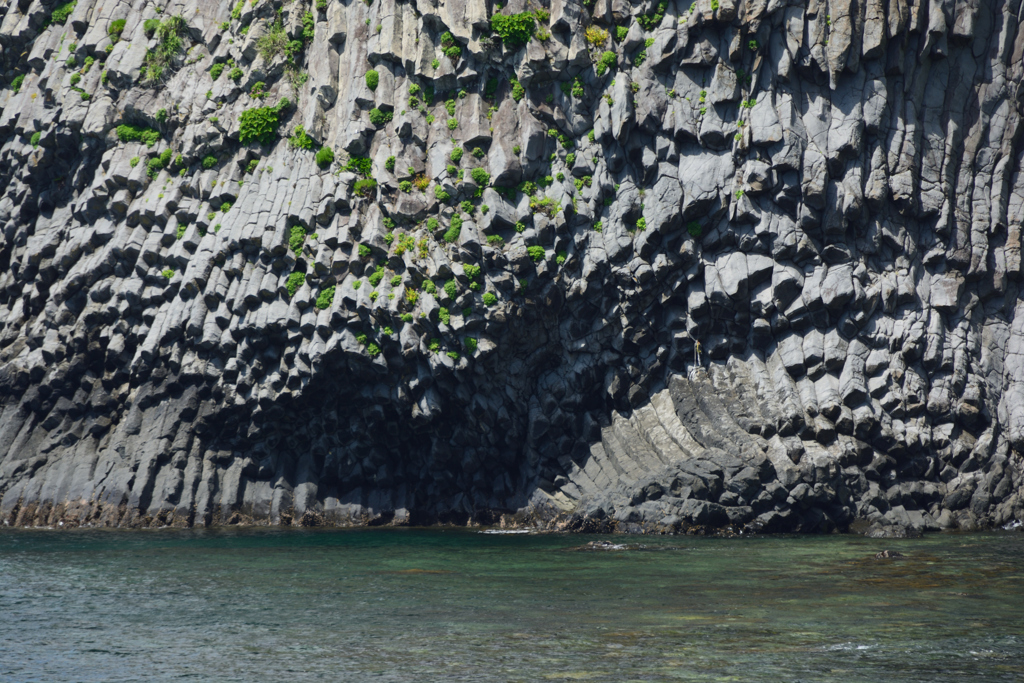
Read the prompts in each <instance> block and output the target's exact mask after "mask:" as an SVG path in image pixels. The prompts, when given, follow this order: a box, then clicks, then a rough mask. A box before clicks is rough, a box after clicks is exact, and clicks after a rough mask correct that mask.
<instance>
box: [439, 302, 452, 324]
mask: <svg viewBox="0 0 1024 683" xmlns="http://www.w3.org/2000/svg"><path fill="white" fill-rule="evenodd" d="M437 319H438V320H440V321H441V322H442V323H444V324H445V325H451V324H452V314H451V313H449V312H448V309H447V308H445V307H444V306H441V307H440V308H438V309H437Z"/></svg>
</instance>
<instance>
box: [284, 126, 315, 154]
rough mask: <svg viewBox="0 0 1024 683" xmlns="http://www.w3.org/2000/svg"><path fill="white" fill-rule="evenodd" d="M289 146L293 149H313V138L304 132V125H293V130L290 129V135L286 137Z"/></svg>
mask: <svg viewBox="0 0 1024 683" xmlns="http://www.w3.org/2000/svg"><path fill="white" fill-rule="evenodd" d="M288 144H289V146H291V147H293V148H295V149H306V150H309V149H313V138H311V137H309V135H307V134H306V127H305V126H303V125H298V126H295V130H294V131H292V136H291V137H290V138H288Z"/></svg>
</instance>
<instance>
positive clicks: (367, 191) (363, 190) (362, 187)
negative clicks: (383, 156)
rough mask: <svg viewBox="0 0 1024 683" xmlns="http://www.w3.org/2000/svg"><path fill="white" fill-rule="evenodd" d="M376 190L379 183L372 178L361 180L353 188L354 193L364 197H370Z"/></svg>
mask: <svg viewBox="0 0 1024 683" xmlns="http://www.w3.org/2000/svg"><path fill="white" fill-rule="evenodd" d="M376 189H377V181H376V180H373V179H372V178H361V179H359V180H357V181H356V184H355V185H354V186H353V191H354V192H355V193H356V194H358V195H360V196H362V197H369V196H370V195H372V194H373V192H374V190H376Z"/></svg>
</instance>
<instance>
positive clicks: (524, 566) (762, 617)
mask: <svg viewBox="0 0 1024 683" xmlns="http://www.w3.org/2000/svg"><path fill="white" fill-rule="evenodd" d="M594 540H601V537H595V536H568V535H490V534H481V533H477V532H474V531H470V530H452V529H448V530H439V529H431V530H408V529H374V530H371V529H361V530H343V531H339V530H329V531H324V530H316V531H302V530H294V529H261V530H212V531H208V530H189V531H177V530H162V531H145V532H140V531H133V532H125V531H113V530H95V531H61V532H53V531H22V530H4V531H2V532H0V681H18V682H19V683H20V682H28V681H46V682H47V683H52V682H54V681H105V682H114V681H139V680H145V681H179V680H190V681H247V682H248V681H274V682H275V683H276V682H280V681H289V682H291V681H327V680H329V681H403V682H404V681H409V682H424V681H546V680H552V681H564V680H591V681H616V682H623V681H766V682H768V681H771V682H773V683H776V682H782V681H837V682H838V681H842V682H843V683H850V682H854V681H870V682H872V683H874V682H876V681H882V680H885V681H928V682H935V681H957V682H958V683H959V682H960V681H964V680H968V679H969V680H971V681H1020V680H1024V591H1022V590H1021V588H1022V582H1021V579H1022V577H1024V534H1020V533H993V534H975V535H932V536H927V537H925V538H924V539H918V540H907V541H876V540H870V539H865V538H862V537H857V536H825V537H764V538H742V539H703V538H688V537H665V538H636V537H630V538H624V537H622V536H617V537H609V538H607V539H605V540H610V541H612V542H614V543H623V542H639V543H642V544H644V545H645V546H647V549H646V550H630V551H573V550H571V549H572V548H575V547H578V546H581V545H583V544H585V543H588V542H590V541H594ZM885 548H888V549H893V550H898V551H900V552H902V553H904V554H905V555H906V557H905V558H904V559H900V560H884V561H883V560H875V559H874V558H873V556H874V554H875V553H876V552H877V551H879V550H881V549H885Z"/></svg>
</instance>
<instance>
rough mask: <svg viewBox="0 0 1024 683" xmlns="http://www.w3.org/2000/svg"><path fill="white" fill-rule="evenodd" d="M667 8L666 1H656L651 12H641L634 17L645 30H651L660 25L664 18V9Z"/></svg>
mask: <svg viewBox="0 0 1024 683" xmlns="http://www.w3.org/2000/svg"><path fill="white" fill-rule="evenodd" d="M667 9H668V3H667V2H665V1H664V0H662V2H659V3H658V6H657V7H656V8H655V9H654V12H652V13H651V14H642V15H640V16H638V17H637V18H636V21H637V23H638V24H640V26H641V28H643V30H645V31H653V30H654V29H656V28H658V26H660V25H661V20H662V19H664V18H665V11H666V10H667Z"/></svg>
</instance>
